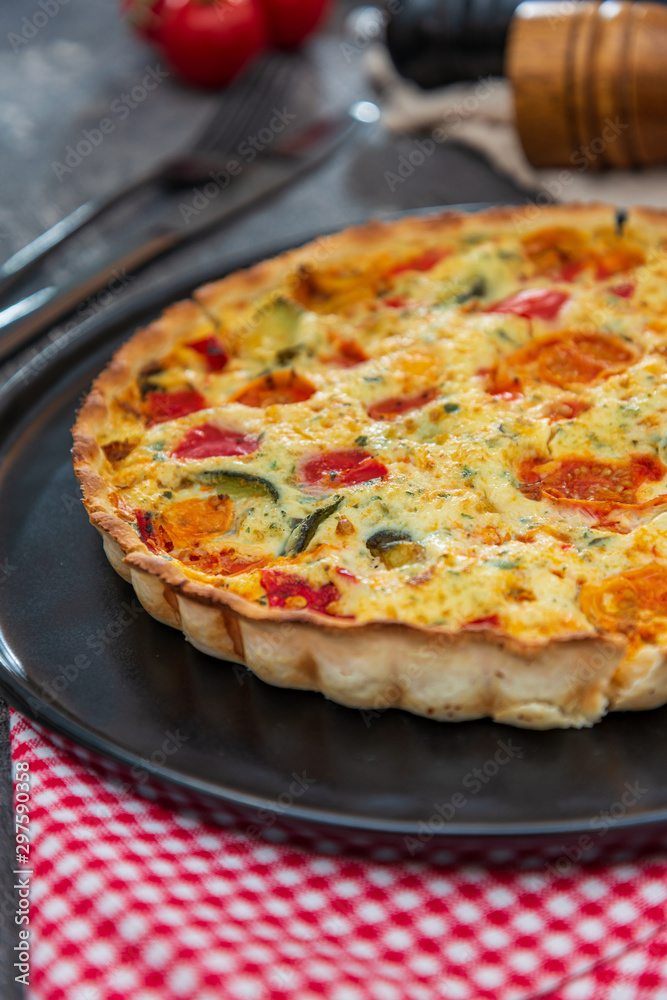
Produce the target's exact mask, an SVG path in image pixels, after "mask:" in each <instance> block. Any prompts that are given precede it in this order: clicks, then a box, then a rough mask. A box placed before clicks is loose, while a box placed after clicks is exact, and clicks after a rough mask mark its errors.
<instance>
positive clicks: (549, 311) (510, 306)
mask: <svg viewBox="0 0 667 1000" xmlns="http://www.w3.org/2000/svg"><path fill="white" fill-rule="evenodd" d="M569 297H570V296H569V295H568V294H567V292H561V291H559V290H558V289H556V288H524V289H522V290H521V291H520V292H515V293H514V295H509V296H508V297H507V298H506V299H502V300H501V301H500V302H496V304H495V305H492V306H488V307H487V308H486V309H485V310H484V311H485V312H493V313H511V314H512V315H514V316H525V317H526V319H545V320H549V319H555V318H556V316H557V315H558V313H559V312H560V310H561V308H562V307H563V305H564V304H565V303H566V302H567V300H568V299H569Z"/></svg>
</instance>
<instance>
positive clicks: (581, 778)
mask: <svg viewBox="0 0 667 1000" xmlns="http://www.w3.org/2000/svg"><path fill="white" fill-rule="evenodd" d="M278 249H282V248H272V251H277V250H278ZM262 256H264V254H263V255H262ZM249 263H252V261H250V260H238V261H235V262H234V263H233V268H236V267H238V266H247V265H248V264H249ZM230 269H232V268H231V267H230V266H229V262H227V265H226V266H223V265H222V264H220V265H219V266H218V268H215V267H211V266H210V265H209V266H208V267H207V269H206V272H205V273H204V271H203V269H202V270H200V271H199V272H197V273H192V274H190V275H188V276H187V277H186V278H184V280H183V282H181V284H180V287H175V286H174V283H173V282H170V283H169V286H168V288H167V287H165V288H164V289H159V290H157V291H155V290H153V291H151V292H149V293H147V294H145V295H144V296H143V297H142V298H137V297H135V298H134V300H133V302H132V304H131V305H130V306H127V305H126V306H123V307H122V308H119V309H117V310H114V311H109V312H107V313H105V314H104V315H103V316H100V317H98V318H96V319H93V320H92V321H88V322H87V324H86V325H85V326H84V327H82V328H81V329H80V330H79V331H77V335H76V337H74V338H73V339H72V340H71V341H70V343H69V345H68V346H65V347H63V348H62V349H60V350H58V351H55V350H54V349H51V355H52V356H51V357H48V356H47V355H46V354H45V355H43V356H38V358H37V359H36V360H33V362H32V363H31V364H30V366H29V367H28V368H27V369H24V370H23V371H20V372H19V373H18V374H17V375H16V376H15V377H14V378H12V379H11V381H10V382H9V383H7V384H6V385H5V386H4V387H3V388H2V390H0V429H1V430H0V435H1V441H0V461H1V465H0V630H1V631H0V659H1V661H2V662H1V664H0V686H1V687H2V689H3V690H4V691H5V693H6V696H7V698H8V700H9V701H10V703H12V704H14V705H15V706H16V707H17V708H19V709H20V710H21V711H23V712H25V713H26V714H27V715H29V716H31V717H32V718H33V719H35V720H37V721H38V722H40V723H42V724H44V725H46V726H47V727H48V728H50V729H55V730H57V731H59V732H61V733H63V734H66V735H67V736H69V737H70V738H72V739H73V740H75V741H76V742H78V743H80V744H83V745H85V746H86V747H88V748H89V749H92V750H94V751H96V752H98V753H101V754H103V755H105V756H107V757H111V758H114V759H115V760H116V761H117V762H119V763H120V764H121V765H124V766H125V767H126V768H127V769H129V770H128V771H127V774H128V775H129V780H130V782H136V784H137V788H138V790H141V789H142V788H144V787H146V784H147V780H146V779H147V778H148V777H150V781H151V782H159V783H160V786H161V788H162V789H164V788H168V787H173V786H174V783H175V784H177V785H179V786H180V792H179V795H180V797H181V800H182V798H183V795H184V794H187V795H189V796H190V797H191V798H192V799H196V800H197V801H198V802H199V803H201V804H202V805H204V804H206V806H207V808H213V809H214V811H215V810H217V813H216V815H217V816H218V818H220V817H227V819H230V818H233V821H234V822H235V823H239V822H240V823H241V824H242V828H244V829H245V830H246V831H247V832H249V833H251V834H252V835H264V834H266V835H268V836H272V837H274V838H275V837H277V836H284V835H286V833H287V835H290V836H298V837H306V838H307V839H310V840H311V841H312V838H313V837H314V838H315V842H316V843H319V844H320V845H322V843H323V840H325V841H327V843H328V844H329V845H331V844H333V843H337V844H338V845H339V846H340V845H342V846H343V847H348V848H349V847H350V846H352V847H355V848H359V847H369V846H370V847H371V848H373V849H379V850H380V855H381V856H388V855H387V854H386V852H387V850H389V852H390V853H391V852H394V853H395V852H396V851H397V850H398V851H401V852H403V853H407V854H408V855H411V856H414V857H429V858H435V859H436V860H438V859H440V860H447V859H451V858H454V857H455V856H459V857H460V852H462V851H464V852H473V853H476V852H479V851H481V852H482V853H483V854H484V855H485V856H486V857H487V858H489V857H492V858H498V859H499V858H501V857H507V856H508V855H507V854H503V852H504V851H506V850H519V851H520V850H523V849H527V850H529V851H534V850H535V849H536V848H538V849H539V850H541V851H546V852H547V853H549V852H550V853H551V854H552V855H553V856H554V858H555V860H553V861H552V862H551V863H553V864H558V865H560V866H561V867H563V865H565V866H567V865H568V864H569V863H570V859H573V858H576V859H579V858H581V859H583V860H587V859H589V858H594V857H597V856H598V855H599V854H600V853H601V852H602V851H605V850H606V849H607V848H609V847H612V846H613V847H615V848H616V847H619V846H622V847H624V848H633V849H634V848H637V847H643V846H646V845H647V844H653V843H657V842H658V838H659V837H660V836H661V834H662V831H664V830H665V829H667V783H666V782H665V779H664V763H663V762H664V761H665V760H666V759H667V709H660V710H656V711H652V712H643V713H638V714H631V713H627V714H618V715H612V716H610V717H608V718H606V719H605V720H603V721H602V722H601V723H600V724H599V725H597V726H595V727H594V728H593V729H590V730H584V731H574V730H567V731H551V732H531V731H524V730H519V729H513V728H509V727H504V726H500V725H497V724H494V723H492V722H488V721H480V722H470V723H455V724H447V723H438V722H433V721H428V720H426V719H422V718H417V717H415V716H411V715H409V714H407V713H404V712H399V711H394V710H390V711H377V712H361V711H356V710H353V709H348V708H343V707H341V706H339V705H336V704H334V703H332V702H330V701H327V700H326V699H325V698H324V697H323V696H321V695H319V694H315V693H307V692H296V691H287V690H282V689H279V688H274V687H270V686H268V685H266V684H264V683H263V682H262V681H260V680H258V679H256V678H255V677H253V676H252V675H251V674H250V673H249V672H248V671H246V670H245V669H243V668H240V667H238V666H235V665H232V664H229V663H225V662H222V661H219V660H215V659H212V658H210V657H207V656H205V655H203V654H202V653H199V652H197V651H196V650H195V649H193V648H192V647H191V646H190V645H189V644H188V643H187V642H186V641H185V639H184V638H183V637H182V635H181V634H180V633H179V632H177V631H175V630H173V629H170V628H168V627H167V626H165V625H161V624H159V623H158V622H156V621H154V620H153V619H152V618H151V617H150V616H149V615H148V614H147V613H146V612H145V611H143V609H142V608H141V607H140V605H139V604H138V603H137V601H136V598H135V596H134V592H133V590H132V588H131V587H130V586H129V585H128V584H127V583H125V582H124V581H123V580H122V579H121V578H120V577H118V576H117V575H116V573H115V572H114V571H113V570H112V568H111V566H110V565H109V563H108V562H107V560H106V558H105V556H104V554H103V551H102V545H101V541H100V538H99V536H98V534H97V533H96V532H95V531H94V530H93V529H92V528H91V526H90V525H89V523H88V518H87V516H86V513H85V511H84V508H83V506H82V504H81V502H80V500H79V489H78V485H77V482H76V480H75V478H74V475H73V473H72V469H71V465H70V456H69V450H70V446H71V439H70V427H71V426H72V423H73V421H74V415H75V411H76V408H77V405H78V401H79V400H80V399H81V397H82V394H83V393H85V392H86V390H87V389H88V387H89V386H90V383H91V381H92V380H93V378H94V377H95V376H96V375H97V373H98V372H99V371H100V370H101V369H102V368H103V367H104V366H105V364H106V363H107V361H108V360H109V358H110V356H111V354H112V352H113V350H114V349H115V348H116V347H117V346H118V344H120V343H121V341H123V340H124V339H126V338H127V337H129V336H130V335H131V334H132V332H133V331H134V329H136V327H137V326H138V325H140V324H143V323H145V322H147V321H148V320H150V319H151V318H153V317H155V316H156V315H158V314H159V313H160V311H161V310H162V309H163V308H164V307H165V306H166V305H167V304H168V303H169V302H170V301H173V300H174V299H176V298H178V297H182V296H184V295H186V294H187V293H188V292H189V291H190V290H191V289H192V288H194V287H196V286H197V285H198V284H200V283H202V282H203V281H206V280H210V279H211V278H212V277H214V276H216V275H217V276H219V275H220V274H221V273H224V272H225V271H226V270H230ZM230 821H231V820H230ZM318 838H319V839H318ZM383 851H384V852H385V855H382V852H383Z"/></svg>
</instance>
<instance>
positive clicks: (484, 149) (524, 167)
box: [365, 44, 667, 208]
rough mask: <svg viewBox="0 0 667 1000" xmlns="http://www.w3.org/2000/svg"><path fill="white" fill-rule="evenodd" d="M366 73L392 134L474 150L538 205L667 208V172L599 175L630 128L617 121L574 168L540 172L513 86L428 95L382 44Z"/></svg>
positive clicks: (494, 81) (373, 50)
mask: <svg viewBox="0 0 667 1000" xmlns="http://www.w3.org/2000/svg"><path fill="white" fill-rule="evenodd" d="M365 68H366V73H367V76H368V77H369V79H370V80H371V82H372V83H373V85H374V87H375V88H376V90H377V92H378V93H379V95H380V97H381V105H382V122H383V124H384V126H385V127H386V128H387V129H388V130H389V131H391V132H403V133H405V132H407V133H418V134H419V135H421V136H422V139H421V143H422V146H421V147H420V149H421V151H422V152H423V150H424V145H423V144H424V142H432V143H434V149H435V144H437V143H443V142H449V141H452V142H457V143H461V144H462V145H465V146H469V147H471V148H472V149H475V150H476V151H477V152H479V153H481V154H482V155H483V156H485V157H486V158H487V159H488V160H489V161H490V162H491V163H492V164H493V165H494V166H495V167H496V169H498V170H499V171H501V172H502V173H504V174H506V175H507V176H509V177H510V178H511V179H512V180H513V181H515V182H516V183H517V184H519V185H520V186H522V187H524V188H528V189H529V190H532V191H534V192H535V193H536V194H535V200H537V201H538V202H539V201H540V200H541V199H542V198H544V197H545V196H547V195H548V197H549V199H554V200H556V201H607V202H612V203H613V204H615V205H618V206H619V207H620V208H627V207H629V206H630V205H652V206H656V207H659V208H667V167H662V166H661V167H651V168H647V169H644V170H605V171H599V170H596V169H595V167H596V161H599V156H600V152H601V151H602V149H603V148H604V147H605V145H606V144H607V143H609V142H614V140H615V139H616V138H617V137H618V135H619V134H620V132H621V131H622V130H623V129H624V127H625V126H624V124H623V123H622V122H621V121H619V120H618V119H616V121H611V120H609V121H608V124H607V126H606V128H605V132H604V134H603V135H601V136H598V137H596V138H595V139H593V141H592V142H591V143H590V145H589V146H582V147H581V149H579V150H576V151H575V152H574V153H573V155H572V166H571V167H556V168H553V169H548V170H546V169H539V170H537V169H535V168H534V167H532V166H531V165H530V163H529V162H528V160H527V159H526V157H525V155H524V153H523V149H522V148H521V142H520V140H519V135H518V132H517V130H516V125H515V121H514V99H513V94H512V85H511V83H510V82H509V80H506V79H502V78H500V77H486V78H483V79H480V80H477V81H475V82H472V83H455V84H451V85H450V86H448V87H442V88H439V89H437V90H422V89H421V88H419V87H418V86H417V85H416V84H414V83H411V82H409V81H407V80H404V79H403V78H402V77H400V76H399V75H398V73H397V72H396V70H395V69H394V67H393V65H392V63H391V60H390V59H389V56H388V54H387V50H386V49H385V47H384V46H383V45H380V44H375V45H373V46H372V47H370V48H369V49H368V50H367V51H366V53H365ZM425 135H428V136H429V138H428V139H424V136H425ZM426 148H430V147H426Z"/></svg>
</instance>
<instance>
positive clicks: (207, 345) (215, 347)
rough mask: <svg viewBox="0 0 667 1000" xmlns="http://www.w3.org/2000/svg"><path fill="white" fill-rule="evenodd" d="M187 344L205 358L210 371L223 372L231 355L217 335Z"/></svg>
mask: <svg viewBox="0 0 667 1000" xmlns="http://www.w3.org/2000/svg"><path fill="white" fill-rule="evenodd" d="M187 346H188V347H190V348H191V349H192V350H193V351H196V352H197V353H198V354H201V355H202V356H203V357H204V358H205V360H206V366H207V368H208V370H209V371H210V372H221V371H222V369H223V368H224V367H225V365H226V364H227V362H228V361H229V355H228V354H227V351H226V350H225V349H224V347H223V346H222V344H221V343H220V341H219V340H218V338H217V337H204V338H203V339H202V340H195V341H193V343H191V344H188V345H187Z"/></svg>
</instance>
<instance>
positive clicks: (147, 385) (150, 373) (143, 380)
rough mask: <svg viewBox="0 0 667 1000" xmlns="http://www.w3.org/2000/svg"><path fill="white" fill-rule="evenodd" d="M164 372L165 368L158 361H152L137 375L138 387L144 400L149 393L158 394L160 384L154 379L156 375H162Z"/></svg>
mask: <svg viewBox="0 0 667 1000" xmlns="http://www.w3.org/2000/svg"><path fill="white" fill-rule="evenodd" d="M163 372H164V368H162V367H161V366H160V364H159V363H158V362H157V361H152V362H151V363H150V364H147V365H146V366H145V367H144V368H142V369H141V371H140V372H139V374H138V375H137V385H138V386H139V394H140V395H141V398H142V399H145V398H146V396H147V395H148V393H149V392H156V390H158V389H159V388H160V383H159V382H155V381H154V378H155V376H156V375H162V374H163Z"/></svg>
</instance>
